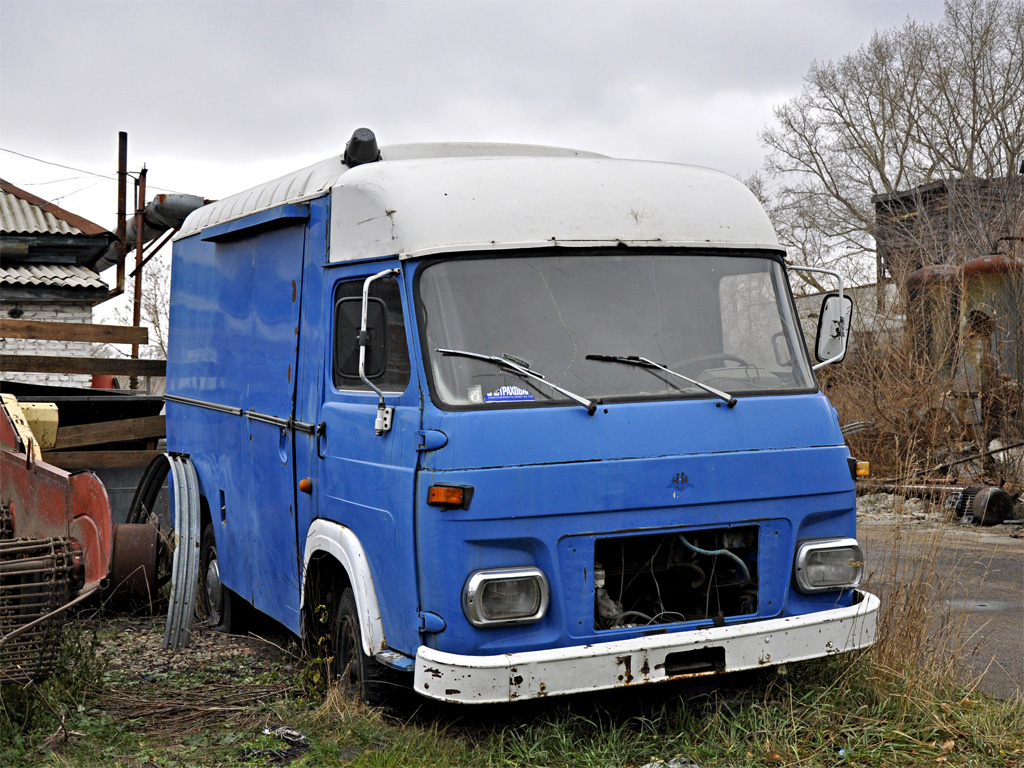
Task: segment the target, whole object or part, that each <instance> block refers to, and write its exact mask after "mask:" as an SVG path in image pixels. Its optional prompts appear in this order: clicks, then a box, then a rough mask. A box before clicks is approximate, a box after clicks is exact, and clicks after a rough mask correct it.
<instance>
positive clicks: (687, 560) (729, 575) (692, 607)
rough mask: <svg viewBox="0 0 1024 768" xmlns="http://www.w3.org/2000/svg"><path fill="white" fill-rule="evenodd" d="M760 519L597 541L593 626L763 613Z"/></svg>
mask: <svg viewBox="0 0 1024 768" xmlns="http://www.w3.org/2000/svg"><path fill="white" fill-rule="evenodd" d="M757 584H758V582H757V527H756V526H748V527H745V528H720V529H714V530H706V531H686V532H685V533H678V532H677V533H659V534H655V535H651V536H626V537H622V538H615V539H598V540H597V541H595V542H594V629H599V630H600V629H620V628H623V627H645V626H651V625H655V624H673V623H676V622H681V621H699V620H702V619H711V620H714V621H722V620H724V619H726V618H729V617H732V616H748V615H751V614H755V613H757Z"/></svg>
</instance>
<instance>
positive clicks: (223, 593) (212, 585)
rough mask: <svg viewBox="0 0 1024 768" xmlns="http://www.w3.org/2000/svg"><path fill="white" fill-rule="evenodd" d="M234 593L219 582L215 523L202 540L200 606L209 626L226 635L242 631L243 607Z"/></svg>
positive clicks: (208, 526) (206, 531)
mask: <svg viewBox="0 0 1024 768" xmlns="http://www.w3.org/2000/svg"><path fill="white" fill-rule="evenodd" d="M238 603H239V599H238V598H237V597H236V596H235V593H234V592H232V591H231V590H230V589H228V588H227V587H225V586H224V585H223V584H221V582H220V568H219V567H218V562H217V539H216V538H215V536H214V533H213V524H212V523H208V524H207V525H206V527H205V528H203V535H202V538H201V539H200V543H199V605H200V610H201V611H202V613H204V614H205V615H206V625H207V626H208V627H211V628H212V629H213V630H214V631H216V632H224V633H227V634H232V633H236V632H238V630H239V625H240V622H239V621H238V619H239V617H240V614H241V606H240V605H239V604H238Z"/></svg>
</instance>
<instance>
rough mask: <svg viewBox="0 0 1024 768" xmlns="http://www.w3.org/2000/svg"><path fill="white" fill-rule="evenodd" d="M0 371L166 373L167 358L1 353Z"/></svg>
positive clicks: (159, 374)
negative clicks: (142, 358) (145, 358)
mask: <svg viewBox="0 0 1024 768" xmlns="http://www.w3.org/2000/svg"><path fill="white" fill-rule="evenodd" d="M0 371H5V372H6V371H22V372H30V373H84V374H94V373H109V374H112V375H114V376H166V375H167V361H166V360H131V359H128V358H121V357H56V356H51V355H0Z"/></svg>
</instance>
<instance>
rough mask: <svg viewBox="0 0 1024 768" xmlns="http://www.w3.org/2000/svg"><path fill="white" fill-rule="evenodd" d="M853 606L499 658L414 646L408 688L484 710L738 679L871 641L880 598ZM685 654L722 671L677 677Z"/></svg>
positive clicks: (860, 596)
mask: <svg viewBox="0 0 1024 768" xmlns="http://www.w3.org/2000/svg"><path fill="white" fill-rule="evenodd" d="M854 601H855V602H854V604H853V605H852V606H850V607H848V608H834V609H832V610H828V611H819V612H817V613H811V614H806V615H803V616H789V617H786V618H781V619H768V620H766V621H756V622H751V623H749V624H734V625H730V626H727V627H711V628H708V629H696V630H691V631H688V632H670V633H667V634H663V635H655V636H652V637H636V638H630V639H628V640H614V641H611V642H607V643H595V644H592V645H577V646H570V647H568V648H552V649H550V650H544V651H529V652H525V653H507V654H501V655H497V656H468V655H460V654H454V653H445V652H444V651H437V650H434V649H431V648H427V647H426V646H420V648H419V649H418V650H417V652H416V674H415V681H414V687H415V689H416V691H417V692H418V693H421V694H423V695H424V696H427V697H429V698H432V699H440V700H442V701H450V702H457V703H459V702H461V703H479V704H489V703H498V702H503V701H515V700H519V699H534V698H538V697H542V696H558V695H562V694H569V693H583V692H586V691H598V690H603V689H606V688H619V687H624V686H632V685H642V684H644V683H658V682H664V681H666V680H677V679H681V678H685V677H694V676H697V675H706V674H716V673H719V672H737V671H739V670H743V669H757V668H759V667H766V666H775V665H778V664H786V663H789V662H796V661H803V660H805V659H813V658H817V657H820V656H828V655H831V654H835V653H844V652H846V651H853V650H856V649H858V648H866V647H868V646H869V645H871V644H872V643H874V641H875V626H876V618H877V615H878V606H879V601H878V598H877V597H875V596H874V595H872V594H870V593H867V592H860V591H857V592H856V593H855V596H854ZM708 649H715V650H713V651H708ZM718 649H720V650H718ZM687 651H697V652H705V653H711V654H712V655H716V657H718V658H720V659H724V663H720V664H718V665H717V666H716V668H715V669H709V670H707V671H691V672H682V673H678V672H677V671H676V663H675V662H674V660H673V659H672V658H669V657H670V656H671V655H673V654H685V653H686V652H687ZM675 658H676V659H680V658H682V659H684V660H685V658H686V657H685V656H683V657H679V656H677V657H675Z"/></svg>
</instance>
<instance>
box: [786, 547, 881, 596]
mask: <svg viewBox="0 0 1024 768" xmlns="http://www.w3.org/2000/svg"><path fill="white" fill-rule="evenodd" d="M793 575H794V576H795V577H796V586H797V588H798V589H799V590H800V591H801V592H829V591H836V590H840V589H846V588H847V587H856V586H857V585H858V584H860V580H861V576H863V575H864V554H863V553H862V552H861V549H860V545H859V544H858V543H857V540H856V539H821V540H819V541H805V542H802V543H801V544H800V545H799V546H797V550H796V562H795V563H794V566H793Z"/></svg>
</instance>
